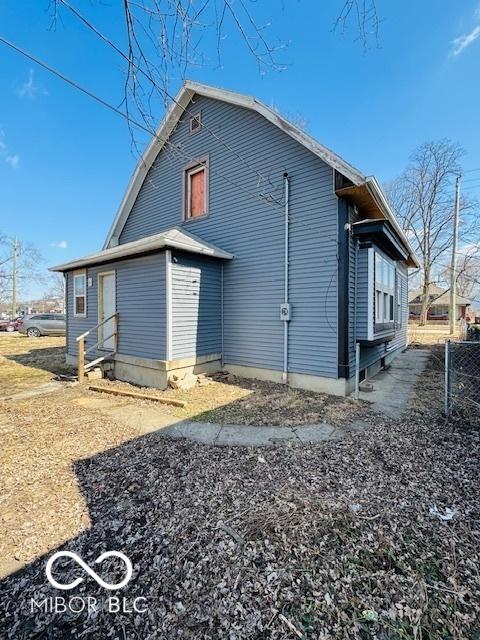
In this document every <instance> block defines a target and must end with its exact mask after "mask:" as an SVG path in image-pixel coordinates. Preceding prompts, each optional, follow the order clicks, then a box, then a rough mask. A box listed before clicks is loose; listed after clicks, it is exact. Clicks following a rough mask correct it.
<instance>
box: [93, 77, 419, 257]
mask: <svg viewBox="0 0 480 640" xmlns="http://www.w3.org/2000/svg"><path fill="white" fill-rule="evenodd" d="M194 95H199V96H204V97H207V98H212V99H214V100H219V101H221V102H226V103H228V104H232V105H235V106H238V107H243V108H245V109H250V110H252V111H255V112H256V113H259V114H260V115H262V116H263V117H264V118H265V119H266V120H268V121H269V122H271V123H272V124H274V125H275V126H277V127H278V128H279V129H281V130H282V131H284V132H285V133H286V134H287V135H289V136H290V137H292V138H293V139H294V140H296V141H297V142H299V143H300V144H301V145H303V146H304V147H306V148H307V149H309V150H310V151H311V152H312V153H314V154H315V155H316V156H318V157H319V158H320V159H321V160H323V161H324V162H325V163H326V164H328V165H330V166H331V167H332V168H333V169H335V170H336V171H337V172H338V173H339V174H341V175H342V176H344V177H345V178H346V180H347V181H348V183H347V185H346V188H344V189H343V190H342V191H343V192H344V193H340V192H338V193H339V195H343V196H344V197H351V198H353V197H358V196H359V195H361V197H362V198H363V200H364V202H366V203H367V204H368V207H369V208H370V211H369V214H370V216H372V213H371V211H372V208H373V209H375V212H376V213H378V217H383V218H385V219H387V220H389V221H390V223H391V224H392V226H393V227H394V228H395V230H396V232H397V233H398V235H399V236H400V239H401V241H402V243H403V244H404V245H405V247H406V249H407V251H408V254H409V262H410V264H411V265H412V266H418V264H417V261H416V258H415V255H414V252H413V250H412V248H411V246H410V244H409V242H408V239H407V237H406V236H405V233H404V232H403V230H402V229H401V227H400V225H399V224H398V222H397V220H396V218H395V215H394V213H393V212H392V210H391V209H390V207H389V205H388V202H387V200H386V198H385V195H384V194H383V191H382V189H381V188H380V186H379V184H378V182H377V181H376V179H375V178H374V177H373V176H365V175H364V174H362V173H361V172H360V171H358V169H356V168H355V167H353V166H352V165H351V164H349V163H348V162H346V161H345V160H343V158H341V157H340V156H339V155H337V154H336V153H334V152H333V151H331V150H330V149H327V147H325V146H323V145H322V144H320V143H319V142H317V140H315V139H314V138H312V137H311V136H309V135H308V134H307V133H305V132H304V131H302V130H301V129H299V128H298V127H296V126H295V125H293V124H292V123H291V122H288V120H285V119H284V118H282V117H281V116H280V115H279V114H278V113H277V112H276V111H274V110H273V109H271V108H270V107H267V106H266V105H265V104H263V103H262V102H260V101H259V100H257V99H256V98H253V97H251V96H247V95H244V94H241V93H236V92H234V91H228V90H226V89H218V88H216V87H211V86H209V85H205V84H200V83H198V82H192V81H190V80H187V81H186V82H185V83H184V84H183V86H182V88H181V89H180V91H179V92H178V94H177V96H176V97H175V99H174V101H173V103H172V106H171V107H170V109H169V110H168V111H167V113H166V115H165V118H164V119H163V121H162V123H161V125H160V127H159V128H158V130H157V132H156V134H155V136H153V138H152V140H151V142H150V143H149V145H148V147H147V148H146V150H145V152H144V154H143V155H142V157H141V158H140V161H139V163H138V165H137V167H136V169H135V171H134V173H133V175H132V177H131V179H130V182H129V184H128V187H127V190H126V192H125V195H124V197H123V200H122V202H121V204H120V207H119V209H118V211H117V214H116V216H115V219H114V221H113V223H112V226H111V228H110V230H109V232H108V235H107V239H106V241H105V244H104V247H103V248H104V249H107V248H109V247H111V246H114V245H115V244H116V243H118V238H119V237H120V234H121V232H122V229H123V227H124V225H125V223H126V221H127V218H128V216H129V214H130V211H131V210H132V207H133V205H134V203H135V200H136V198H137V196H138V194H139V192H140V189H141V187H142V185H143V182H144V180H145V177H146V175H147V173H148V171H149V169H150V168H151V166H152V164H153V163H154V161H155V159H156V157H157V156H158V154H159V152H160V151H161V149H162V148H163V147H164V145H165V144H166V143H167V141H168V138H169V136H170V134H171V133H172V131H173V130H174V129H175V127H176V125H177V123H178V121H179V120H180V118H181V117H182V115H183V114H184V112H185V110H186V109H187V108H188V105H189V103H190V101H191V100H192V98H193V96H194Z"/></svg>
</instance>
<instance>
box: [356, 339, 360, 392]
mask: <svg viewBox="0 0 480 640" xmlns="http://www.w3.org/2000/svg"><path fill="white" fill-rule="evenodd" d="M359 398H360V343H359V342H356V343H355V400H358V399H359Z"/></svg>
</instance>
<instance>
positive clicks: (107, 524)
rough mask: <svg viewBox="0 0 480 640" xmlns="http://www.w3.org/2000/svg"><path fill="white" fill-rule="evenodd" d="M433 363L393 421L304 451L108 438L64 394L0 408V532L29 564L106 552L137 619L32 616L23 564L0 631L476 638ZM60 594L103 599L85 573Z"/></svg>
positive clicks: (465, 432)
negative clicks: (121, 573) (139, 607)
mask: <svg viewBox="0 0 480 640" xmlns="http://www.w3.org/2000/svg"><path fill="white" fill-rule="evenodd" d="M437 355H438V356H439V358H438V360H437V359H436V358H434V359H433V360H432V363H431V365H430V366H429V368H428V370H427V372H426V375H425V376H422V377H420V378H419V381H418V387H417V396H416V400H415V401H414V403H413V407H412V410H411V412H410V414H407V415H406V416H404V417H403V418H402V420H400V421H398V422H392V421H386V420H381V419H380V418H376V419H375V420H374V421H372V424H371V426H370V428H369V429H367V430H366V431H365V432H364V433H362V435H360V436H354V435H349V436H348V437H346V438H345V439H344V440H342V441H331V442H327V443H324V444H321V445H312V446H294V445H289V446H273V447H271V448H268V449H261V450H259V449H255V448H248V447H246V448H241V447H206V446H200V445H195V444H192V443H190V442H186V441H168V440H163V439H161V438H160V437H159V436H158V435H157V434H150V435H148V436H145V437H141V438H137V439H135V440H133V441H131V442H127V443H126V444H125V440H128V439H129V438H130V437H131V436H132V435H134V434H132V433H131V432H130V431H128V430H126V429H125V428H124V427H122V425H121V424H120V423H115V422H114V421H108V420H105V419H104V418H103V417H102V416H101V415H100V414H95V412H94V411H92V410H90V411H86V410H85V411H80V410H79V409H78V405H77V409H75V400H76V399H78V397H77V395H76V394H78V393H79V390H78V387H75V388H70V389H66V390H65V391H63V392H61V394H58V395H55V396H49V397H48V399H47V400H45V399H41V398H37V399H35V400H34V401H30V402H25V401H22V402H15V403H12V402H11V403H4V404H3V421H2V424H3V428H4V436H3V437H4V440H5V443H6V450H4V451H2V455H3V458H2V460H1V461H0V462H2V463H3V464H6V465H7V467H6V468H7V471H8V472H7V474H5V476H4V477H5V478H6V479H7V482H8V484H7V488H6V489H4V491H3V495H5V496H6V497H7V501H10V502H9V503H8V504H9V506H8V507H7V508H5V509H3V510H2V511H3V512H4V513H6V514H7V516H8V518H9V523H10V524H9V526H10V529H7V531H6V533H3V535H0V540H1V541H2V542H3V539H4V538H5V539H6V540H7V542H8V544H9V545H10V546H9V550H10V549H12V548H15V549H17V553H20V552H22V551H21V550H22V549H23V550H24V552H25V554H27V555H28V557H31V556H32V555H34V551H35V549H36V550H37V553H39V554H40V553H46V551H44V549H48V550H50V551H51V548H50V549H49V545H52V546H53V545H55V544H58V542H59V541H61V540H63V539H65V538H67V537H70V536H75V532H78V531H82V533H81V534H80V535H77V536H75V537H72V539H71V540H69V541H68V542H67V544H66V545H65V546H64V548H66V549H68V550H70V551H74V552H76V553H78V554H79V555H80V556H81V557H82V558H83V559H84V560H85V561H86V562H87V563H88V564H89V565H90V566H92V565H93V566H94V560H95V558H96V557H97V556H98V555H99V553H101V552H102V551H105V550H107V549H108V550H110V549H116V550H121V551H123V552H124V553H126V554H127V555H128V557H129V558H130V559H131V561H132V563H133V566H134V577H133V579H132V580H131V582H130V583H129V584H128V586H127V587H125V588H124V589H123V590H122V593H121V595H122V596H125V597H126V598H127V599H128V601H129V602H131V601H132V599H133V598H135V597H144V598H146V599H147V603H148V613H147V614H145V615H134V614H118V615H112V614H109V613H108V612H107V611H106V610H104V609H101V610H100V611H99V612H98V615H93V616H90V615H88V614H87V612H83V613H80V614H72V615H69V614H68V613H67V614H65V615H64V614H59V615H52V614H50V613H46V614H41V613H39V612H38V611H34V612H33V613H32V612H31V609H30V606H29V599H30V597H32V596H33V597H35V598H36V599H37V600H42V599H44V598H48V597H50V596H55V595H58V592H55V590H52V588H51V587H50V585H49V584H48V582H47V581H46V578H45V560H46V558H45V557H40V558H38V559H37V560H36V561H34V562H32V563H31V564H30V565H29V566H28V567H26V568H25V569H24V570H23V571H20V572H19V573H18V574H16V575H12V576H10V577H9V578H8V579H7V580H5V581H3V582H2V584H1V585H0V610H1V612H0V636H1V637H2V638H12V639H14V640H27V639H29V640H30V639H31V638H45V639H47V638H67V637H69V638H73V637H75V638H82V639H83V640H94V639H97V638H110V637H111V638H145V639H147V638H152V639H153V638H183V639H185V640H220V639H223V638H235V639H236V640H244V639H245V640H246V639H251V638H256V639H260V638H262V639H264V640H284V639H287V638H293V637H296V636H295V634H294V633H292V627H294V628H295V629H297V630H298V632H299V633H300V634H301V637H303V638H305V639H313V638H315V639H317V638H318V639H319V640H320V639H321V640H336V639H340V638H349V639H352V640H368V639H374V638H375V639H378V640H407V639H408V640H420V639H421V640H437V639H438V640H440V639H443V640H447V639H448V640H466V639H467V638H469V639H472V640H473V639H474V638H478V637H479V633H480V619H479V611H480V587H479V582H478V575H479V574H478V567H479V564H480V552H479V550H480V536H479V530H478V521H479V517H480V514H479V504H480V495H479V484H478V456H479V452H480V429H479V425H478V423H474V422H473V421H472V420H471V421H470V422H469V421H468V419H463V420H462V421H461V422H450V423H447V422H445V421H444V420H443V419H442V417H441V415H440V413H439V411H440V408H441V388H442V386H441V385H442V369H441V366H440V365H438V366H437V363H440V362H441V354H437ZM432 365H433V366H432ZM83 393H85V392H83ZM115 444H118V445H119V446H116V447H115V448H110V449H108V448H109V447H113V446H114V445H115ZM104 449H108V450H106V451H103V450H104ZM101 451H103V453H99V454H97V452H101ZM86 456H89V457H88V458H87V459H83V460H82V461H80V462H77V460H78V458H85V457H86ZM17 494H18V496H17ZM37 502H38V503H39V504H38V506H37ZM433 505H436V506H437V508H438V510H439V511H440V512H441V513H443V512H444V511H445V509H446V508H450V509H452V510H453V511H454V513H455V515H454V517H453V519H452V520H447V521H442V520H441V519H439V517H438V516H437V515H435V514H432V513H431V511H430V510H431V509H432V507H433ZM10 519H11V520H10ZM87 526H88V528H87ZM42 545H43V546H42ZM19 550H20V551H19ZM3 552H4V553H5V550H3ZM58 571H59V575H60V576H61V578H62V579H63V580H64V581H65V582H68V581H70V580H71V579H73V578H74V577H78V576H79V575H81V576H83V574H82V573H80V574H79V568H78V566H77V565H76V564H75V563H70V564H68V565H66V566H64V567H63V569H62V570H61V569H58ZM102 576H103V577H104V578H105V579H108V578H110V579H112V578H114V577H116V576H115V569H114V568H113V567H102ZM74 595H75V596H79V595H80V596H84V597H87V596H95V597H97V598H98V599H99V600H100V601H103V599H104V598H105V592H104V591H103V590H102V589H101V588H100V587H98V585H96V583H95V582H94V581H93V580H90V579H88V578H87V579H86V580H85V581H84V582H82V583H81V584H80V585H79V586H78V587H77V588H76V590H75V592H74ZM107 595H108V594H107ZM285 621H287V622H285ZM289 625H291V626H289Z"/></svg>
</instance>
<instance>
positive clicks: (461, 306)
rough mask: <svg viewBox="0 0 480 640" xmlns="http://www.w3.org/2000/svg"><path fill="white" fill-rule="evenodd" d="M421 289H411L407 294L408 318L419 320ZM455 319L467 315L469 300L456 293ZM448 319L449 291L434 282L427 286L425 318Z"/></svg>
mask: <svg viewBox="0 0 480 640" xmlns="http://www.w3.org/2000/svg"><path fill="white" fill-rule="evenodd" d="M422 297H423V290H422V289H413V290H412V291H410V292H409V294H408V310H409V318H410V320H419V319H420V315H421V311H422ZM456 302H457V304H456V309H457V312H456V314H455V315H456V319H457V320H460V319H461V318H468V317H469V306H470V300H469V299H468V298H464V297H462V296H459V295H458V294H457V301H456ZM449 319H450V291H449V289H442V288H441V287H439V286H438V285H436V284H431V285H430V287H429V306H428V311H427V320H443V321H446V320H449Z"/></svg>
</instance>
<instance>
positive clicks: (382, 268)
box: [375, 252, 395, 330]
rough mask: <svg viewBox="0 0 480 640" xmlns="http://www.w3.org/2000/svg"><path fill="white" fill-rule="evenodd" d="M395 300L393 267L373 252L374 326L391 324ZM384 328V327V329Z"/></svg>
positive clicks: (380, 327) (379, 328) (379, 327)
mask: <svg viewBox="0 0 480 640" xmlns="http://www.w3.org/2000/svg"><path fill="white" fill-rule="evenodd" d="M394 298H395V265H394V264H393V263H391V262H390V261H388V260H386V259H385V258H384V257H383V256H381V255H380V254H379V253H376V252H375V324H376V325H380V326H377V327H376V328H377V330H381V329H382V328H383V327H382V326H381V325H385V324H389V323H391V322H393V320H394V317H393V314H394ZM385 328H386V327H385Z"/></svg>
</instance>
